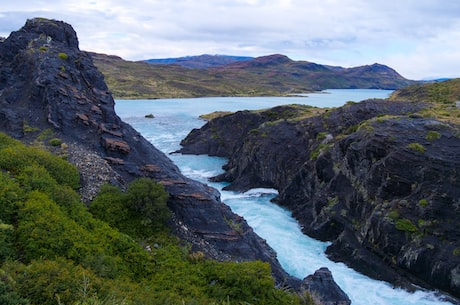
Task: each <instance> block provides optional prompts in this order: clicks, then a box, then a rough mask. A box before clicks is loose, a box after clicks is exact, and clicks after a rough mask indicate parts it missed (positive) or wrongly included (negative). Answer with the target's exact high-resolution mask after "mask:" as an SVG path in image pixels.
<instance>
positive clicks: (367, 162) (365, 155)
mask: <svg viewBox="0 0 460 305" xmlns="http://www.w3.org/2000/svg"><path fill="white" fill-rule="evenodd" d="M425 107H428V104H425V103H415V102H404V101H388V100H368V101H363V102H361V103H350V104H347V105H346V106H343V107H341V108H337V109H332V110H329V111H327V112H325V113H324V114H322V115H319V116H313V117H310V118H305V119H300V120H278V121H274V122H271V123H269V122H268V120H265V121H263V120H262V122H261V123H260V124H259V126H258V127H254V126H251V129H250V131H249V132H247V133H246V134H240V133H238V132H235V137H233V136H232V134H231V133H228V131H227V130H229V129H232V128H233V129H232V130H234V127H233V126H237V125H238V120H237V118H238V117H245V116H247V115H248V114H244V115H243V113H241V112H238V113H235V114H233V115H230V116H227V117H223V118H221V119H220V120H219V121H217V120H216V121H214V122H213V121H211V122H209V123H208V124H206V125H205V126H204V127H203V128H202V130H203V132H202V136H200V132H198V131H194V132H193V133H191V134H190V137H187V138H186V139H185V140H184V141H183V145H185V147H184V149H183V150H182V151H184V152H189V153H191V152H199V153H203V151H202V149H203V148H205V150H206V149H209V152H211V153H214V152H225V153H222V156H225V157H228V158H229V162H228V164H226V165H225V167H224V168H225V169H226V172H225V173H224V174H222V175H220V176H218V177H215V178H214V179H216V180H223V181H228V182H230V185H229V186H228V188H230V189H238V190H247V189H250V188H254V187H261V186H269V187H275V188H277V189H278V190H279V196H278V197H277V198H276V200H275V201H276V202H278V203H279V204H281V205H284V206H286V207H288V208H289V209H290V210H292V211H293V215H294V216H295V217H296V218H297V219H298V220H299V222H300V224H301V225H302V227H303V231H304V233H306V234H308V235H310V236H312V237H315V238H317V239H320V240H328V241H332V244H331V246H330V247H329V248H328V249H327V253H328V255H329V256H330V258H332V259H333V260H336V261H343V262H345V263H347V264H348V265H350V266H352V267H353V268H355V269H356V270H358V271H360V272H362V273H365V274H367V275H370V276H372V277H374V278H377V279H381V280H385V281H388V282H391V283H393V284H395V285H398V286H403V287H405V288H407V289H415V286H422V287H429V288H435V289H440V290H443V291H446V292H448V293H450V294H453V295H455V296H456V297H459V296H460V293H459V291H460V281H459V270H460V239H459V236H460V227H459V225H458V219H459V217H460V205H459V198H460V172H459V171H458V169H459V168H460V154H459V152H460V137H459V134H460V133H459V131H460V128H459V126H458V125H455V124H453V123H449V122H447V121H439V120H436V119H433V118H426V117H422V116H418V115H416V114H415V113H417V112H418V111H420V110H421V109H423V108H425ZM268 111H269V110H268ZM253 115H256V114H253ZM258 115H260V113H259V114H258ZM241 122H242V124H243V122H244V121H243V120H242V121H241ZM257 122H258V123H259V122H260V121H257ZM230 124H231V125H230ZM211 126H212V130H213V132H214V139H215V138H219V137H220V136H225V137H226V138H225V140H226V141H227V142H229V143H232V144H230V146H229V147H232V149H233V150H230V149H227V148H226V147H225V146H224V145H221V146H220V147H216V146H215V145H220V144H219V143H221V142H222V141H220V142H218V141H217V142H213V139H211V140H207V138H208V137H209V134H208V128H210V127H211ZM239 130H244V127H239ZM189 141H191V143H190V142H189ZM216 143H217V144H216ZM238 143H239V144H238ZM226 145H228V144H226ZM195 146H196V147H195ZM207 146H210V148H206V147H207Z"/></svg>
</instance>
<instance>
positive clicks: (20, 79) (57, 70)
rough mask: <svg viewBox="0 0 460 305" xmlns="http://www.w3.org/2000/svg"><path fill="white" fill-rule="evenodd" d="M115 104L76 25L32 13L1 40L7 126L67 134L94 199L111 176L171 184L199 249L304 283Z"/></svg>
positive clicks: (12, 130)
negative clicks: (268, 267) (252, 262)
mask: <svg viewBox="0 0 460 305" xmlns="http://www.w3.org/2000/svg"><path fill="white" fill-rule="evenodd" d="M114 104H115V103H114V100H113V98H112V95H111V94H110V92H109V91H108V88H107V86H106V84H105V82H104V78H103V76H102V74H101V73H100V72H99V71H98V70H97V69H96V67H95V66H94V65H93V62H92V58H91V56H90V55H89V54H87V53H85V52H82V51H80V50H79V48H78V40H77V36H76V33H75V31H74V30H73V29H72V27H71V26H70V25H68V24H66V23H64V22H60V21H54V20H47V19H38V18H37V19H32V20H28V21H27V23H26V24H25V26H24V27H23V28H21V29H20V30H19V31H16V32H13V33H11V35H10V36H9V37H8V39H6V40H5V41H4V42H1V43H0V105H1V107H0V130H1V131H3V132H5V133H7V134H9V135H11V136H13V137H15V138H17V139H20V140H22V141H24V142H26V143H27V142H32V141H36V140H37V139H38V138H39V135H44V134H45V133H44V132H43V131H45V130H48V133H51V134H52V135H53V137H57V138H60V139H61V140H62V142H63V143H65V147H62V148H61V151H59V153H65V154H67V155H68V158H69V160H70V161H71V162H73V163H74V164H75V165H76V166H77V167H78V168H79V169H80V171H81V174H82V177H81V178H82V184H83V186H82V197H83V198H84V199H85V200H86V201H89V200H91V198H92V197H93V196H94V195H95V194H96V193H97V190H98V187H99V186H100V185H101V184H103V183H105V182H111V183H113V184H117V185H119V186H121V187H125V186H126V184H127V183H128V182H130V181H131V180H133V179H134V178H137V177H151V178H153V179H155V180H157V181H159V182H160V183H162V184H163V185H164V186H165V188H166V190H167V191H168V193H169V195H170V196H169V201H168V206H169V207H170V209H171V210H172V211H173V214H174V216H173V223H172V226H173V228H174V230H175V232H176V234H177V235H178V236H179V237H181V238H183V239H184V240H186V241H188V242H190V243H191V244H192V245H193V249H194V250H196V251H198V250H199V251H202V252H204V253H205V254H206V255H207V256H208V257H211V258H215V259H218V260H234V261H247V260H258V259H260V260H262V261H266V262H269V263H270V264H271V266H272V269H273V273H274V276H275V278H276V282H277V284H278V285H288V286H289V285H290V286H293V287H295V288H298V286H299V283H300V281H299V280H297V279H294V278H291V277H290V276H289V275H287V274H286V273H285V272H284V270H283V269H282V268H281V266H280V265H279V263H278V261H277V259H276V253H274V251H273V250H272V249H271V248H270V247H269V246H268V245H267V244H266V243H265V241H264V240H262V239H261V238H260V237H259V236H257V235H256V234H255V233H254V232H253V230H252V229H251V228H250V227H249V226H248V225H247V223H246V222H245V220H244V219H242V218H241V217H239V216H237V215H235V214H233V213H232V212H231V210H230V209H229V208H228V207H227V206H226V205H224V204H223V203H221V202H220V199H219V193H218V192H217V191H216V190H214V189H212V188H210V187H208V186H207V185H204V184H201V183H198V182H195V181H192V180H190V179H187V178H186V177H184V176H183V175H182V174H181V173H180V171H179V170H178V168H177V167H176V166H175V165H174V164H173V163H172V162H171V161H170V160H169V159H168V158H167V157H166V156H165V155H164V154H163V153H162V152H160V151H159V150H157V149H156V148H155V147H153V146H152V145H151V144H150V143H149V142H148V141H147V140H146V139H145V138H143V137H142V136H141V135H140V134H139V133H138V132H137V131H135V130H134V129H133V128H132V127H131V126H129V125H128V124H126V123H124V122H123V121H122V120H121V119H120V118H119V117H118V116H117V115H116V113H115V111H114ZM230 223H235V224H238V231H235V229H233V228H232V226H231V225H230Z"/></svg>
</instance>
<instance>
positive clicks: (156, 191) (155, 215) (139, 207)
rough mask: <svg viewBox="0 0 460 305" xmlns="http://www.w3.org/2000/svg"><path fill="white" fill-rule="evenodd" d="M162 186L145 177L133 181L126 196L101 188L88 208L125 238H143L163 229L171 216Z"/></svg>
mask: <svg viewBox="0 0 460 305" xmlns="http://www.w3.org/2000/svg"><path fill="white" fill-rule="evenodd" d="M167 198H168V194H167V193H166V191H165V190H164V187H163V186H162V185H161V184H159V183H156V182H155V181H153V180H151V179H147V178H140V179H137V180H134V181H133V182H132V183H130V185H129V186H128V190H127V191H126V193H123V192H121V191H120V189H118V188H116V187H114V186H111V185H104V186H103V187H102V188H101V191H100V193H99V195H98V196H97V197H96V198H95V199H94V200H93V202H92V203H91V205H90V210H91V212H92V213H93V214H94V215H95V216H96V217H97V218H99V219H101V220H103V221H105V222H107V223H108V224H110V225H111V226H113V227H115V228H117V229H119V230H120V231H121V232H124V233H126V234H128V235H131V236H134V237H139V238H145V237H148V236H150V235H152V234H154V233H155V231H157V230H159V229H162V228H164V225H165V223H166V221H167V220H168V219H169V217H170V211H169V209H168V207H167V205H166V203H167Z"/></svg>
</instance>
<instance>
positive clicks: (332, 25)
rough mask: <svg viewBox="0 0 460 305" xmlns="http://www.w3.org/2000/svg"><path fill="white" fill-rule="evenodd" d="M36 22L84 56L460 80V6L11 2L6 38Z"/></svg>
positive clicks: (403, 0) (347, 0)
mask: <svg viewBox="0 0 460 305" xmlns="http://www.w3.org/2000/svg"><path fill="white" fill-rule="evenodd" d="M33 17H46V18H52V19H57V20H62V21H65V22H67V23H69V24H71V25H72V26H73V28H74V29H75V31H76V32H77V35H78V39H79V42H80V49H82V50H85V51H95V52H100V53H106V54H113V55H118V56H121V57H123V58H124V59H126V60H143V59H150V58H167V57H180V56H187V55H200V54H224V55H241V56H255V57H256V56H263V55H269V54H275V53H279V54H284V55H287V56H288V57H290V58H291V59H294V60H306V61H311V62H315V63H319V64H328V65H336V66H342V67H352V66H359V65H366V64H373V63H376V62H377V63H381V64H385V65H388V66H390V67H392V68H394V69H395V70H396V71H398V72H399V73H400V74H401V75H403V76H404V77H406V78H409V79H426V78H438V77H460V1H458V0H53V1H50V0H8V1H5V0H4V1H2V4H1V6H0V36H3V37H7V36H8V35H9V33H10V32H12V31H15V30H18V29H20V28H21V27H22V26H23V25H24V24H25V22H26V20H27V19H28V18H33Z"/></svg>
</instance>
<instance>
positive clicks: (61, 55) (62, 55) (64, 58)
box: [58, 53, 69, 60]
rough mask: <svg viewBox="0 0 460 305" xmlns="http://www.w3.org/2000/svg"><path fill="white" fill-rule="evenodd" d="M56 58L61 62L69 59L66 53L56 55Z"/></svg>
mask: <svg viewBox="0 0 460 305" xmlns="http://www.w3.org/2000/svg"><path fill="white" fill-rule="evenodd" d="M58 57H59V58H60V59H62V60H67V59H68V58H69V56H68V55H67V54H66V53H58Z"/></svg>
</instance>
